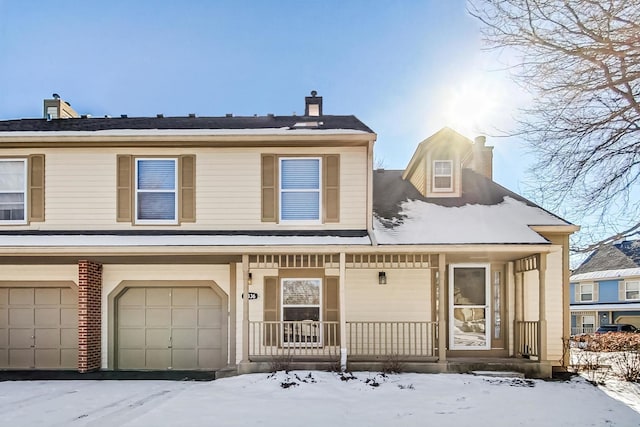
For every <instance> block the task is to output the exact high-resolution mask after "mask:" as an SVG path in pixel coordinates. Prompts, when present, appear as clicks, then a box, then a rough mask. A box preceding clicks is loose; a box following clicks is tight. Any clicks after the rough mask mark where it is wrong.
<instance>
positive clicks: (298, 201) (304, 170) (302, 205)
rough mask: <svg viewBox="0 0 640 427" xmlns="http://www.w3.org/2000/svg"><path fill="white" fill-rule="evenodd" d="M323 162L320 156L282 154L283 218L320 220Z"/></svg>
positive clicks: (281, 189) (281, 191) (281, 203)
mask: <svg viewBox="0 0 640 427" xmlns="http://www.w3.org/2000/svg"><path fill="white" fill-rule="evenodd" d="M321 170H322V162H321V159H320V158H317V157H304V158H293V157H282V158H280V203H279V206H280V220H281V221H300V222H319V221H320V220H321V212H322V194H321V183H322V176H321Z"/></svg>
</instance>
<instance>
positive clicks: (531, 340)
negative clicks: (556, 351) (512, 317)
mask: <svg viewBox="0 0 640 427" xmlns="http://www.w3.org/2000/svg"><path fill="white" fill-rule="evenodd" d="M516 354H517V355H518V356H521V357H524V358H529V359H531V358H538V357H539V356H540V322H538V321H537V320H536V321H529V320H528V321H517V322H516Z"/></svg>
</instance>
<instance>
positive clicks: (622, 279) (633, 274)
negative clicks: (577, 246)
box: [570, 240, 640, 335]
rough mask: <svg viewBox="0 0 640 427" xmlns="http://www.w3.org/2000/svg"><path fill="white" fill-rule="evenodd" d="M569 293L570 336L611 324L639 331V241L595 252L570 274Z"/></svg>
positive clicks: (620, 243) (611, 245) (619, 244)
mask: <svg viewBox="0 0 640 427" xmlns="http://www.w3.org/2000/svg"><path fill="white" fill-rule="evenodd" d="M570 293H571V331H572V334H574V335H575V334H583V333H592V332H594V331H595V330H596V329H597V328H598V327H599V326H600V325H607V324H611V323H628V324H632V325H634V326H636V327H638V328H640V241H639V240H629V241H623V242H618V243H613V244H610V245H605V246H602V247H601V248H599V249H597V250H595V251H594V252H593V253H592V254H591V255H590V256H589V258H587V259H586V260H585V261H584V262H583V263H582V264H581V265H580V267H578V268H577V269H576V270H575V271H574V272H573V275H572V276H571V284H570Z"/></svg>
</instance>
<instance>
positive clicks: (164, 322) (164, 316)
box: [145, 308, 171, 327]
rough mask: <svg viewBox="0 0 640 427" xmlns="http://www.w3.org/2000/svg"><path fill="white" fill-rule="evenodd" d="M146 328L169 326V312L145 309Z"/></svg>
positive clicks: (167, 309)
mask: <svg viewBox="0 0 640 427" xmlns="http://www.w3.org/2000/svg"><path fill="white" fill-rule="evenodd" d="M145 324H146V325H147V326H151V327H156V326H165V327H169V326H171V311H170V309H169V308H147V310H146V322H145Z"/></svg>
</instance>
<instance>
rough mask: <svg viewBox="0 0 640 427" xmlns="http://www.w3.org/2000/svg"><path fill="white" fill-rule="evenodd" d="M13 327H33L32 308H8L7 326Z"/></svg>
mask: <svg viewBox="0 0 640 427" xmlns="http://www.w3.org/2000/svg"><path fill="white" fill-rule="evenodd" d="M13 325H29V326H33V308H10V309H9V326H13Z"/></svg>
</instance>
